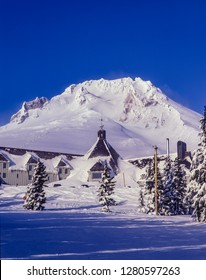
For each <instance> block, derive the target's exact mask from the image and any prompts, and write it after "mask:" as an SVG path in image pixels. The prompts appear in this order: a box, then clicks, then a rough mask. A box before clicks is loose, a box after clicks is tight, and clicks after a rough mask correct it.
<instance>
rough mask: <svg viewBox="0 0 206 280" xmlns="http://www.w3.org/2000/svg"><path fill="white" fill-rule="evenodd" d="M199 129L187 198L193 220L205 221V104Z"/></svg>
mask: <svg viewBox="0 0 206 280" xmlns="http://www.w3.org/2000/svg"><path fill="white" fill-rule="evenodd" d="M200 129H201V132H200V134H199V136H200V143H199V144H198V148H197V149H196V150H195V151H194V153H193V157H192V165H191V179H190V184H189V188H188V194H187V200H188V202H189V203H190V207H191V212H192V216H193V217H194V218H195V220H197V221H199V222H206V106H204V114H203V116H202V118H201V120H200Z"/></svg>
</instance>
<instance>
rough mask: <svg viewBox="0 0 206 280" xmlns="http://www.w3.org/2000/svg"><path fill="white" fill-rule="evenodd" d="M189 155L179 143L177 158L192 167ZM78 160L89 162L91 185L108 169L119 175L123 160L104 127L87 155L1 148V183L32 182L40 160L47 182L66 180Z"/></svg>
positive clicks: (140, 164) (88, 172)
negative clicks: (120, 162) (187, 158)
mask: <svg viewBox="0 0 206 280" xmlns="http://www.w3.org/2000/svg"><path fill="white" fill-rule="evenodd" d="M168 150H169V149H168ZM187 155H188V152H187V151H186V143H184V142H182V141H178V143H177V156H178V158H179V159H180V160H181V161H182V162H183V163H184V165H188V166H186V167H187V168H189V167H190V162H189V161H187V160H186V161H185V160H184V159H185V157H186V156H187ZM77 158H81V159H82V160H84V161H86V163H87V164H86V165H85V166H86V168H87V174H88V176H87V181H88V182H95V181H100V180H101V178H102V174H103V172H104V169H105V166H107V168H108V169H109V171H110V175H111V176H112V177H113V176H116V175H117V174H118V173H119V172H120V169H119V161H120V160H122V158H121V156H120V155H119V154H118V153H117V151H116V150H115V149H114V148H113V147H112V146H111V145H110V144H109V142H108V141H107V139H106V131H105V130H104V129H103V126H101V127H100V129H99V131H98V132H97V140H96V142H95V143H94V145H93V146H92V147H91V149H90V150H89V151H88V152H87V153H86V154H85V155H77V154H68V153H57V152H46V151H38V150H28V149H19V148H9V147H0V184H1V183H3V184H9V185H16V186H18V185H28V184H30V183H32V176H33V173H34V168H35V166H36V164H37V162H38V161H41V162H43V163H44V165H45V166H46V172H47V174H48V180H47V181H46V183H51V182H55V181H60V180H63V179H66V178H67V177H68V176H69V175H70V173H71V171H72V170H73V169H74V168H73V166H72V165H73V164H72V161H73V160H74V159H77ZM163 160H165V157H164V159H163ZM184 161H185V162H184ZM144 162H145V164H147V162H148V158H145V159H141V160H139V159H137V160H133V161H130V163H131V164H133V165H135V166H137V167H138V168H140V169H142V168H143V167H144V166H145V164H143V163H144Z"/></svg>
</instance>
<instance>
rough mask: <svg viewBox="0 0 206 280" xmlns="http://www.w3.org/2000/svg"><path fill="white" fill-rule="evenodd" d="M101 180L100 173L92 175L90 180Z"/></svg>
mask: <svg viewBox="0 0 206 280" xmlns="http://www.w3.org/2000/svg"><path fill="white" fill-rule="evenodd" d="M101 178H102V173H101V172H95V173H92V179H101Z"/></svg>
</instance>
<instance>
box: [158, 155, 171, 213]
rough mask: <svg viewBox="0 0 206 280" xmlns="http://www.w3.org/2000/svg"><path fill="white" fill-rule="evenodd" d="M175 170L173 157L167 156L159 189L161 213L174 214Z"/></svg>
mask: <svg viewBox="0 0 206 280" xmlns="http://www.w3.org/2000/svg"><path fill="white" fill-rule="evenodd" d="M173 177H174V176H173V170H172V163H171V159H170V158H167V159H166V163H165V167H164V169H163V175H162V184H161V189H159V192H158V193H159V199H158V204H159V207H158V208H159V214H160V215H173V214H174V197H173V196H174V193H173V191H172V189H173Z"/></svg>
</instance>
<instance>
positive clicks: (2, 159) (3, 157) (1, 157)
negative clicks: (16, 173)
mask: <svg viewBox="0 0 206 280" xmlns="http://www.w3.org/2000/svg"><path fill="white" fill-rule="evenodd" d="M0 161H9V160H8V159H7V158H6V157H5V156H4V155H2V154H1V153H0Z"/></svg>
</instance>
